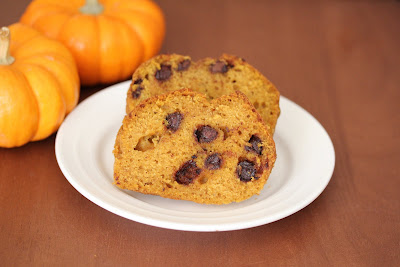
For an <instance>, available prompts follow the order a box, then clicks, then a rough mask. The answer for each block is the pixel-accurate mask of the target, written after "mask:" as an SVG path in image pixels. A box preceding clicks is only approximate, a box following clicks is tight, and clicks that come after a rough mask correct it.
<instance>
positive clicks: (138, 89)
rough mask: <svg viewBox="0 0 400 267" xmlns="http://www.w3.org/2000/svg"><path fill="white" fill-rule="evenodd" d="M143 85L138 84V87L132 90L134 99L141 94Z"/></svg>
mask: <svg viewBox="0 0 400 267" xmlns="http://www.w3.org/2000/svg"><path fill="white" fill-rule="evenodd" d="M143 89H144V88H143V87H142V86H138V88H136V90H134V91H132V97H133V98H134V99H137V98H139V97H140V95H141V94H142V91H143Z"/></svg>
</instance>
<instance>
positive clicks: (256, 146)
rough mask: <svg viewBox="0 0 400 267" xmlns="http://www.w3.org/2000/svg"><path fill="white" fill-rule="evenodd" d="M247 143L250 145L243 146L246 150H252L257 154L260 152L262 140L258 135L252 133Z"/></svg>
mask: <svg viewBox="0 0 400 267" xmlns="http://www.w3.org/2000/svg"><path fill="white" fill-rule="evenodd" d="M249 143H250V144H251V146H245V147H244V148H245V149H246V151H249V152H250V151H252V152H254V153H256V154H258V155H261V154H262V151H263V146H262V145H261V144H262V141H261V139H260V137H258V136H257V135H252V136H251V137H250V140H249Z"/></svg>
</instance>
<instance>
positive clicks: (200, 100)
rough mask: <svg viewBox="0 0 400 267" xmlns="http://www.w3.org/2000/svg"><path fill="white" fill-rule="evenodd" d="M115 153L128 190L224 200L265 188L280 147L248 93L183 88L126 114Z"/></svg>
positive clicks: (119, 178)
mask: <svg viewBox="0 0 400 267" xmlns="http://www.w3.org/2000/svg"><path fill="white" fill-rule="evenodd" d="M114 156H115V164H114V183H115V184H116V185H117V186H118V187H120V188H122V189H129V190H133V191H137V192H141V193H145V194H153V195H159V196H162V197H166V198H172V199H181V200H190V201H194V202H197V203H207V204H226V203H231V202H239V201H242V200H245V199H248V198H250V197H251V196H253V195H255V194H259V193H260V191H261V189H262V188H263V187H264V184H265V183H266V181H267V179H268V177H269V175H270V173H271V170H272V168H273V166H274V163H275V159H276V151H275V144H274V141H273V139H272V137H271V135H270V134H269V131H268V129H267V127H266V126H265V124H264V122H263V120H262V118H261V116H260V115H259V114H258V113H257V111H256V110H255V109H254V107H253V106H252V105H251V103H250V102H249V101H248V99H247V97H246V96H245V95H244V94H243V93H241V92H235V93H233V94H230V95H225V96H222V97H220V98H216V99H214V100H211V101H209V100H208V99H207V97H206V96H205V95H204V94H200V93H197V92H194V91H192V90H189V89H181V90H178V91H174V92H170V93H168V94H164V95H159V96H155V97H152V98H149V99H147V100H145V101H143V102H142V103H140V104H139V105H137V106H136V107H135V108H134V109H133V110H132V111H131V112H130V113H129V114H128V115H126V116H125V118H124V120H123V124H122V126H121V128H120V130H119V132H118V135H117V138H116V141H115V147H114Z"/></svg>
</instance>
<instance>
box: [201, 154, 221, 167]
mask: <svg viewBox="0 0 400 267" xmlns="http://www.w3.org/2000/svg"><path fill="white" fill-rule="evenodd" d="M221 164H222V158H221V156H220V154H218V153H214V154H212V155H210V156H208V157H207V158H206V160H205V162H204V166H205V167H206V168H207V169H209V170H217V169H219V168H220V167H221Z"/></svg>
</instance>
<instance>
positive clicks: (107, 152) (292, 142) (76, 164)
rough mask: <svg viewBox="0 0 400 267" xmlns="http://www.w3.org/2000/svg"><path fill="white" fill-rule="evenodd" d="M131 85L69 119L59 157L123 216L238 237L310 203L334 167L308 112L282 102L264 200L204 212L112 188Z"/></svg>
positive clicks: (67, 171) (83, 185)
mask: <svg viewBox="0 0 400 267" xmlns="http://www.w3.org/2000/svg"><path fill="white" fill-rule="evenodd" d="M129 84H130V82H129V81H128V82H123V83H120V84H116V85H113V86H111V87H109V88H107V89H104V90H102V91H100V92H98V93H96V94H94V95H92V96H91V97H89V98H88V99H86V100H84V101H83V102H82V103H81V104H79V105H78V106H77V107H76V108H75V109H74V110H73V111H72V112H71V114H69V115H68V117H67V118H66V120H65V121H64V122H63V124H62V125H61V127H60V129H59V130H58V133H57V137H56V146H55V149H56V157H57V161H58V164H59V165H60V168H61V171H62V172H63V173H64V175H65V177H66V178H67V179H68V181H69V182H70V183H71V184H72V186H73V187H75V188H76V190H78V191H79V192H80V193H81V194H82V195H84V196H85V197H86V198H88V199H89V200H91V201H92V202H94V203H96V204H97V205H99V206H101V207H103V208H104V209H106V210H108V211H110V212H112V213H115V214H118V215H120V216H122V217H125V218H128V219H131V220H134V221H137V222H140V223H144V224H148V225H153V226H158V227H163V228H168V229H176V230H185V231H208V232H210V231H227V230H237V229H244V228H249V227H254V226H258V225H263V224H266V223H270V222H273V221H277V220H279V219H282V218H284V217H286V216H289V215H291V214H293V213H295V212H297V211H299V210H300V209H302V208H304V207H305V206H307V205H308V204H310V203H311V202H312V201H313V200H314V199H316V198H317V197H318V196H319V194H321V192H322V191H323V190H324V189H325V187H326V186H327V184H328V182H329V180H330V178H331V176H332V173H333V169H334V165H335V152H334V148H333V145H332V141H331V139H330V138H329V136H328V134H327V132H326V131H325V130H324V128H323V127H322V126H321V124H320V123H319V122H318V121H317V120H316V119H315V118H314V117H313V116H311V115H310V114H309V113H308V112H307V111H305V110H304V109H303V108H301V107H300V106H298V105H297V104H295V103H293V102H291V101H290V100H288V99H287V98H285V97H281V101H280V106H281V115H280V117H279V119H278V124H277V127H276V131H275V135H274V139H275V142H276V148H277V161H276V164H275V167H274V168H273V170H272V173H271V175H270V178H269V179H268V181H267V184H266V185H265V187H264V189H263V190H262V192H261V194H260V195H258V196H253V197H252V198H250V199H248V200H246V201H243V202H240V203H232V204H228V205H202V204H197V203H193V202H190V201H183V200H172V199H166V198H162V197H159V196H152V195H144V194H140V193H137V192H131V191H127V190H121V189H119V188H118V187H116V186H114V185H113V164H114V156H113V154H112V150H113V147H114V141H115V137H116V134H117V132H118V129H119V127H120V126H121V124H122V119H123V117H124V115H125V99H126V92H127V89H128V88H129Z"/></svg>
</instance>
